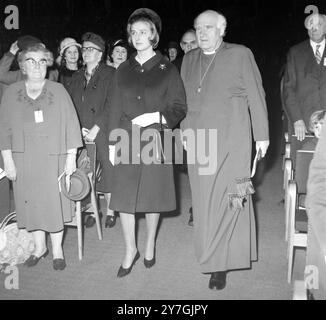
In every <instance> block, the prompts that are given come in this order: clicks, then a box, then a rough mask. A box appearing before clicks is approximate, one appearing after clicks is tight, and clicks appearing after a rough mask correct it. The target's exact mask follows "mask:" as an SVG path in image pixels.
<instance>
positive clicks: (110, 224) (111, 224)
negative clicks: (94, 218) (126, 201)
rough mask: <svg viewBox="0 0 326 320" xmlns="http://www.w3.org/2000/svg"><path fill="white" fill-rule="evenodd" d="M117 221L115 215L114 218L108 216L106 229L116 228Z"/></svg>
mask: <svg viewBox="0 0 326 320" xmlns="http://www.w3.org/2000/svg"><path fill="white" fill-rule="evenodd" d="M116 220H117V216H116V215H115V214H113V216H111V215H107V216H106V218H105V228H113V227H114V226H115V223H116Z"/></svg>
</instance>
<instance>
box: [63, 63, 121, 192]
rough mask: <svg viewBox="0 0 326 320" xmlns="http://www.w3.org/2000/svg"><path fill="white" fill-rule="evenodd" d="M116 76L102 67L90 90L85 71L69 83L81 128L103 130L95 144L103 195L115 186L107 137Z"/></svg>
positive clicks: (113, 70) (98, 70) (99, 188)
mask: <svg viewBox="0 0 326 320" xmlns="http://www.w3.org/2000/svg"><path fill="white" fill-rule="evenodd" d="M114 72H115V69H114V68H112V67H109V66H106V65H105V64H104V63H100V65H99V66H98V69H97V70H96V71H95V73H94V75H93V76H92V78H91V79H90V81H89V83H88V84H87V86H86V87H85V81H86V80H85V69H84V68H82V69H80V70H79V71H76V72H75V73H74V74H73V76H72V79H71V81H70V82H69V83H67V90H68V92H69V94H70V95H71V98H72V100H73V102H74V104H75V107H76V110H77V114H78V118H79V121H80V124H81V127H84V128H87V129H91V128H92V127H93V126H94V125H97V126H98V127H99V128H100V131H99V133H98V135H97V137H96V139H95V143H96V146H97V158H98V160H99V161H100V162H101V166H102V176H101V180H100V182H99V183H98V184H97V189H98V190H100V191H102V192H110V189H111V184H112V177H111V175H112V165H111V163H110V162H109V149H108V146H109V144H108V141H107V138H106V137H107V126H108V108H109V103H110V98H111V90H112V79H113V75H114Z"/></svg>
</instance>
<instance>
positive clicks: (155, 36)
mask: <svg viewBox="0 0 326 320" xmlns="http://www.w3.org/2000/svg"><path fill="white" fill-rule="evenodd" d="M138 21H141V22H145V23H148V24H149V26H150V29H151V32H152V34H153V38H152V39H150V43H151V45H152V46H153V48H154V49H155V48H157V46H158V43H159V41H160V34H159V30H157V26H156V25H157V23H155V21H153V17H152V16H150V15H148V14H146V13H144V12H140V13H138V14H134V15H132V16H131V17H130V18H129V20H128V24H127V34H128V43H129V44H130V46H131V47H134V46H133V44H132V40H131V27H132V25H133V24H134V23H135V22H138ZM158 26H159V25H158Z"/></svg>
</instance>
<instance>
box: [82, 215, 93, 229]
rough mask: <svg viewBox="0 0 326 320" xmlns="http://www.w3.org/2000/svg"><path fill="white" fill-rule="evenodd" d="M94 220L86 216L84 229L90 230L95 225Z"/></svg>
mask: <svg viewBox="0 0 326 320" xmlns="http://www.w3.org/2000/svg"><path fill="white" fill-rule="evenodd" d="M95 222H96V220H95V218H94V217H93V216H88V217H87V219H86V222H85V227H86V228H91V227H93V225H94V224H95Z"/></svg>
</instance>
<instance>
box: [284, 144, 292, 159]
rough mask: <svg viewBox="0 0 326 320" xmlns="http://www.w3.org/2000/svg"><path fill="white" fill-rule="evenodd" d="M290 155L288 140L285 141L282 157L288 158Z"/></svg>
mask: <svg viewBox="0 0 326 320" xmlns="http://www.w3.org/2000/svg"><path fill="white" fill-rule="evenodd" d="M290 155H291V143H290V142H286V143H285V152H284V157H285V158H290Z"/></svg>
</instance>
